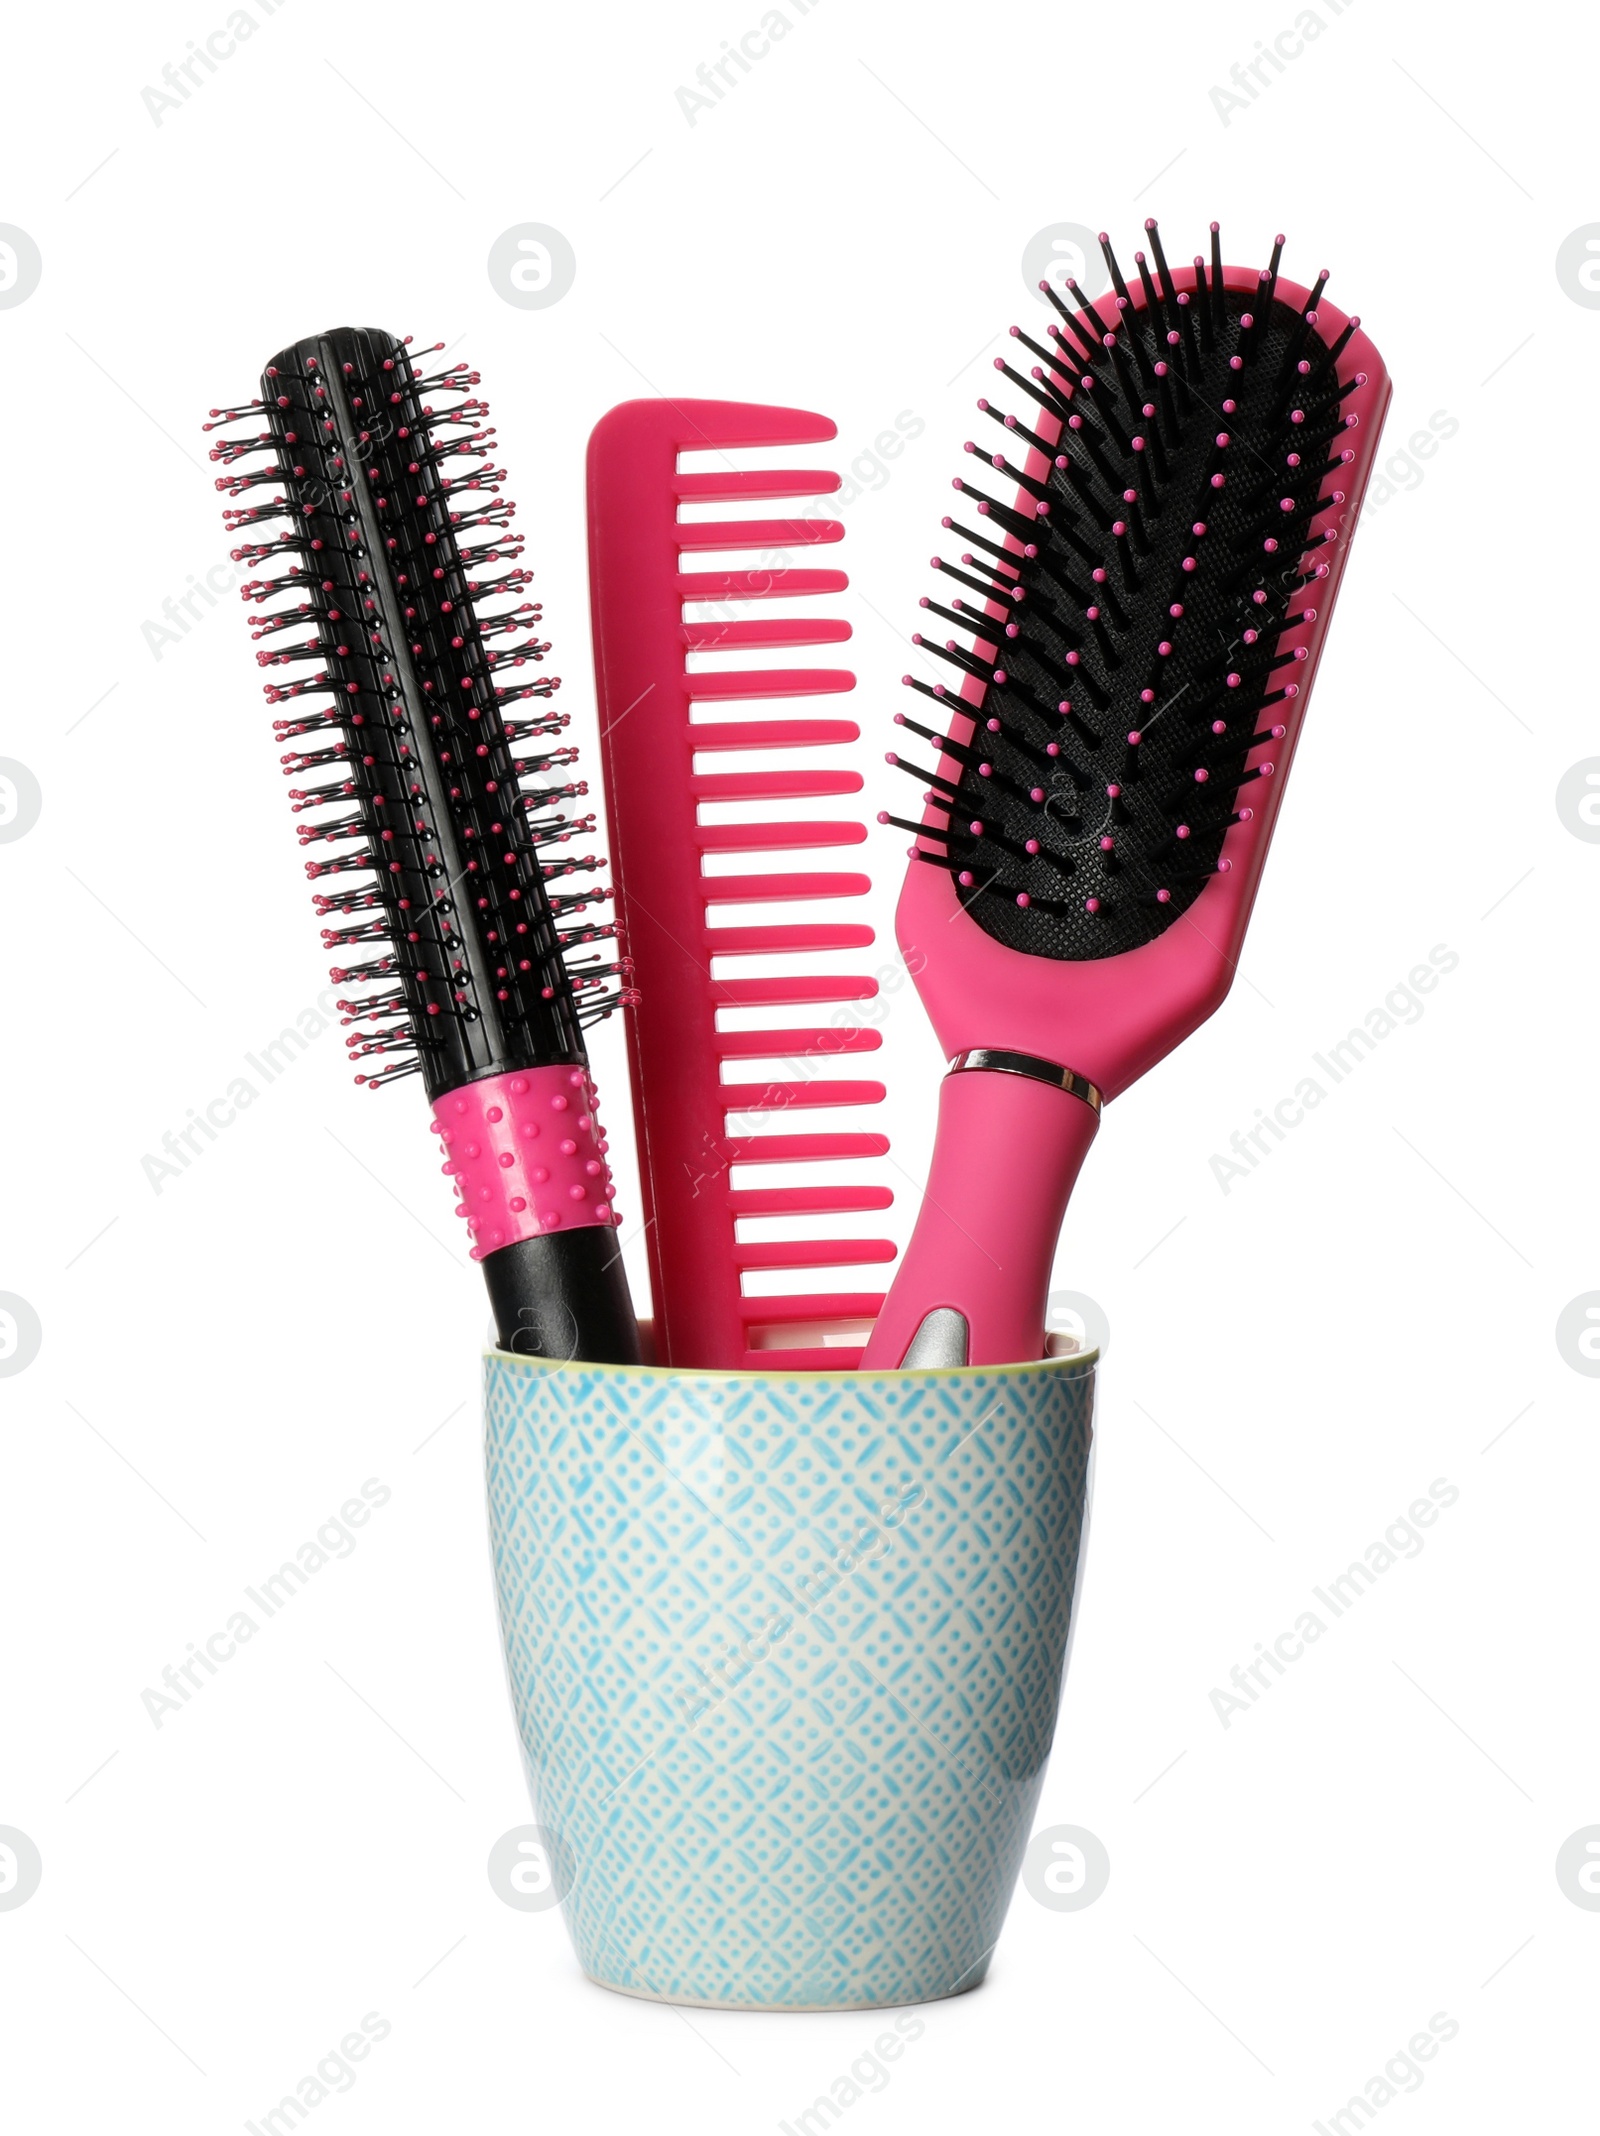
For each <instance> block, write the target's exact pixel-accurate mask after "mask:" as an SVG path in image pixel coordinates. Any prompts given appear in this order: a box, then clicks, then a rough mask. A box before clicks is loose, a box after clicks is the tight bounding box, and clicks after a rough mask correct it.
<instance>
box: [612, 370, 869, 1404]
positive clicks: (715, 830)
mask: <svg viewBox="0 0 1600 2136" xmlns="http://www.w3.org/2000/svg"><path fill="white" fill-rule="evenodd" d="M834 435H835V428H834V425H833V424H832V423H831V422H829V421H828V419H827V417H826V416H821V415H808V414H806V413H804V412H803V411H802V410H799V409H795V408H766V407H759V406H753V405H745V404H743V403H740V402H734V401H700V400H696V401H644V400H641V401H628V402H625V403H624V404H623V405H622V406H621V407H619V408H613V409H612V411H611V413H610V414H609V415H607V416H606V417H604V419H603V420H602V421H601V422H600V423H599V424H598V425H597V426H596V429H595V432H594V435H593V436H592V438H591V439H590V441H589V566H590V603H591V608H592V612H593V622H594V658H595V676H596V682H597V686H598V691H599V700H600V737H601V748H602V756H603V761H604V766H605V781H606V794H607V805H608V808H609V812H610V829H611V839H612V855H613V865H614V870H615V877H616V893H617V919H618V924H619V927H620V930H621V935H622V941H623V946H624V949H625V952H626V954H627V956H628V958H629V959H630V961H631V967H632V969H631V977H630V988H631V994H632V996H633V998H632V999H631V1000H630V1003H629V1007H628V1015H627V1029H628V1050H629V1057H630V1060H631V1063H632V1069H633V1093H634V1113H635V1117H636V1119H637V1122H638V1131H639V1166H640V1174H641V1185H642V1190H643V1198H644V1208H645V1216H646V1220H647V1224H648V1242H649V1254H650V1272H651V1283H652V1288H653V1290H654V1294H655V1335H656V1349H657V1355H658V1358H659V1359H660V1361H661V1362H663V1363H665V1364H670V1365H678V1366H689V1367H698V1368H710V1369H715V1370H723V1371H736V1370H742V1369H745V1368H747V1367H749V1366H751V1365H753V1364H756V1365H766V1366H769V1367H770V1366H771V1365H773V1364H774V1363H779V1362H781V1364H782V1365H784V1366H787V1367H788V1368H790V1369H793V1370H808V1369H812V1368H814V1367H819V1366H823V1365H827V1366H830V1367H833V1368H836V1369H842V1368H845V1367H848V1366H849V1365H852V1364H854V1363H855V1362H856V1359H857V1357H858V1355H859V1350H860V1341H859V1340H858V1341H857V1342H856V1343H855V1344H854V1346H851V1344H850V1334H851V1332H852V1330H851V1328H850V1325H849V1324H850V1323H852V1322H854V1323H860V1324H864V1323H867V1322H870V1321H871V1319H872V1318H873V1316H874V1315H875V1314H876V1313H877V1311H878V1309H879V1307H880V1306H881V1304H882V1302H883V1300H882V1295H881V1293H878V1292H871V1293H863V1294H852V1293H838V1292H829V1293H823V1294H813V1293H806V1292H796V1293H793V1294H790V1295H786V1296H781V1297H772V1296H747V1295H745V1293H744V1289H743V1282H742V1279H743V1277H744V1276H745V1275H746V1274H747V1273H753V1272H756V1271H764V1270H771V1269H794V1270H801V1269H807V1268H835V1267H851V1266H854V1265H856V1264H860V1263H869V1262H884V1261H889V1260H892V1259H893V1257H894V1251H895V1249H894V1247H893V1245H892V1244H890V1243H889V1242H888V1241H887V1240H881V1239H825V1238H817V1239H784V1240H778V1241H768V1242H762V1243H759V1244H757V1243H747V1242H742V1241H740V1240H739V1239H738V1237H737V1236H736V1225H737V1224H738V1223H739V1222H740V1221H741V1220H742V1219H745V1218H751V1217H797V1216H807V1217H809V1216H824V1215H837V1214H843V1213H845V1212H854V1211H860V1210H867V1209H882V1208H886V1207H887V1206H888V1205H889V1203H890V1201H891V1200H892V1199H893V1197H892V1195H891V1194H890V1192H889V1190H888V1189H887V1188H885V1187H879V1186H871V1185H857V1186H838V1185H812V1186H778V1187H738V1188H736V1187H734V1186H733V1184H732V1180H731V1168H732V1167H733V1166H734V1165H749V1164H761V1163H785V1164H793V1163H799V1162H813V1161H823V1160H826V1161H832V1160H835V1159H840V1158H861V1157H879V1156H882V1155H883V1154H884V1153H885V1152H886V1151H887V1149H888V1147H889V1144H888V1140H887V1137H885V1136H883V1135H881V1134H861V1133H840V1132H837V1131H833V1130H829V1131H825V1132H817V1133H801V1134H775V1133H770V1132H765V1131H763V1132H760V1133H756V1134H741V1135H730V1134H729V1132H728V1124H727V1116H728V1115H729V1114H730V1113H743V1114H757V1115H763V1116H768V1117H770V1116H772V1115H777V1114H782V1113H785V1112H788V1111H790V1110H800V1109H805V1108H811V1107H827V1108H829V1109H833V1108H838V1107H846V1106H856V1105H874V1104H877V1103H878V1102H879V1101H880V1100H881V1099H882V1098H883V1095H884V1090H883V1085H882V1084H881V1083H876V1082H860V1081H850V1080H844V1079H841V1078H838V1077H834V1076H832V1075H828V1074H825V1073H824V1074H817V1075H816V1076H814V1077H813V1076H812V1075H811V1074H808V1073H801V1074H799V1075H796V1076H794V1077H792V1078H790V1079H786V1080H782V1081H764V1080H751V1081H745V1080H742V1079H740V1078H739V1076H738V1071H737V1064H738V1063H739V1062H741V1061H745V1060H760V1059H768V1060H771V1059H780V1060H784V1061H796V1062H803V1063H807V1064H809V1063H813V1062H818V1063H821V1062H830V1061H831V1060H832V1059H833V1057H834V1056H836V1055H839V1054H860V1053H869V1052H872V1051H875V1050H876V1048H877V1047H878V1045H879V1043H880V1041H879V1037H878V1034H877V1032H876V1031H874V1030H872V1029H870V1028H856V1027H854V1026H851V1025H848V1024H839V1023H837V1022H835V1023H825V1022H822V1021H821V1020H820V1019H819V1021H818V1024H817V1025H816V1026H815V1027H812V1026H807V1027H804V1028H788V1029H781V1030H765V1029H763V1030H759V1031H752V1030H745V1029H739V1030H726V1031H722V1030H719V1029H718V1028H717V1011H718V1010H719V1009H720V1008H728V1009H748V1008H750V1007H753V1006H755V1007H762V1008H774V1009H776V1008H788V1007H797V1006H802V1005H804V1006H820V1005H823V1004H827V1003H838V1002H854V1001H865V1000H868V999H870V998H871V997H872V996H873V995H875V994H876V993H877V991H878V983H877V981H876V980H875V979H871V978H859V977H853V976H843V975H838V974H828V975H821V974H815V973H811V974H807V973H804V972H798V971H796V972H786V973H785V975H784V976H782V977H777V978H772V977H767V978H731V979H730V978H720V977H716V978H714V977H713V975H712V962H713V958H716V959H718V960H721V959H723V958H740V957H762V958H783V959H785V960H788V959H795V958H799V957H801V956H804V955H806V954H808V953H810V954H815V953H820V952H828V951H836V950H845V949H864V948H866V947H867V946H868V945H869V944H870V943H871V942H872V940H873V938H874V937H873V930H872V929H871V928H870V927H866V926H861V925H854V926H852V925H845V924H841V923H839V922H837V921H828V922H823V923H817V922H814V921H813V922H810V923H807V922H805V921H792V920H791V919H790V918H789V917H788V915H787V913H777V914H774V916H773V917H772V918H770V919H765V918H764V919H763V920H762V922H761V923H760V924H759V925H755V926H750V925H740V926H717V927H713V926H712V924H711V920H712V911H713V908H714V907H716V906H717V905H729V904H740V905H745V904H758V903H759V904H767V903H769V902H770V903H772V904H775V905H778V906H787V905H789V904H791V903H795V902H802V901H805V900H815V899H818V898H837V897H859V896H861V895H863V894H864V893H865V892H866V891H867V890H868V889H869V888H870V887H871V885H870V883H869V881H868V878H867V877H866V876H865V875H862V874H858V873H850V874H846V873H840V872H833V873H826V874H824V873H821V872H806V873H799V874H796V873H789V872H780V871H777V870H774V869H772V867H771V863H770V861H767V860H763V859H761V858H759V856H770V855H774V854H778V855H786V854H788V853H791V852H799V851H815V850H819V849H823V848H828V847H834V846H854V845H860V844H862V843H863V842H864V840H865V838H866V831H865V828H864V827H863V826H862V825H861V824H860V823H857V822H839V821H822V822H818V821H813V822H793V821H774V822H771V823H746V822H737V821H736V822H716V823H703V822H702V821H701V820H700V818H701V813H702V809H703V807H704V806H705V805H706V804H716V803H727V802H745V803H748V802H757V801H793V800H801V799H813V798H815V799H821V798H823V797H833V796H838V795H842V794H853V793H859V792H860V790H861V784H862V782H861V779H860V777H859V775H858V774H857V773H855V772H853V771H844V770H837V769H832V770H830V769H826V768H822V767H820V766H819V767H818V768H815V769H809V768H808V769H805V770H799V771H784V770H763V771H756V772H703V771H697V770H696V768H695V758H696V756H697V755H698V754H699V753H700V752H709V751H716V750H755V749H785V750H789V749H821V748H825V747H827V746H828V745H830V744H844V743H848V742H853V741H855V740H856V739H857V738H858V735H859V732H860V730H859V729H858V728H857V727H856V725H855V724H854V722H853V721H850V720H839V719H810V718H802V719H767V718H761V717H755V718H743V717H740V718H734V719H723V718H721V717H719V716H717V712H718V708H720V706H721V705H723V704H733V703H739V704H741V705H742V704H744V703H747V702H749V701H752V700H757V699H768V698H795V697H820V696H828V695H833V694H836V693H838V692H841V691H844V690H849V689H853V688H854V687H855V677H854V675H852V674H851V673H850V672H849V670H848V669H845V668H753V669H745V670H740V671H730V670H727V669H698V670H695V671H693V672H691V671H690V668H689V665H688V655H689V654H691V653H711V652H725V651H726V652H732V651H743V650H751V651H754V650H771V649H774V648H781V647H785V646H791V645H795V646H798V645H826V644H834V643H837V642H839V641H840V640H842V639H845V638H848V637H849V635H850V627H849V625H848V624H847V623H842V622H839V621H836V620H834V619H831V618H827V617H815V618H814V617H805V618H802V619H798V620H795V619H763V618H762V617H761V616H760V614H759V612H757V613H756V614H755V616H754V617H753V618H752V619H750V620H746V619H745V617H744V615H743V613H742V609H743V604H744V603H746V602H756V601H761V600H765V599H788V598H790V597H792V596H795V595H805V594H818V593H838V592H841V591H842V590H843V589H844V587H845V585H846V584H847V580H846V578H845V575H844V573H843V572H842V571H834V570H818V569H812V568H791V567H790V566H789V565H788V564H787V563H784V562H782V561H779V562H778V563H776V564H774V563H773V562H772V561H771V559H772V557H773V553H774V552H777V555H778V557H779V558H780V559H781V558H782V557H783V556H784V555H785V554H786V553H787V552H789V551H791V550H795V549H804V548H811V547H814V546H818V545H820V544H823V543H827V542H835V541H838V540H839V538H840V537H841V535H842V534H843V532H844V529H843V528H842V527H841V526H840V525H839V524H838V523H837V521H834V520H828V519H733V520H692V521H691V520H682V519H680V518H679V516H678V507H679V505H680V504H681V503H691V502H694V503H723V502H728V503H744V502H747V501H749V500H752V499H758V498H763V499H764V498H790V497H815V496H820V495H824V494H826V493H828V492H830V491H832V490H836V489H837V488H838V487H839V478H838V476H837V475H834V474H830V473H822V472H818V471H817V470H815V469H802V468H795V469H788V468H783V469H753V470H746V469H739V470H729V471H727V472H711V473H698V472H697V473H680V472H679V471H678V455H679V454H680V453H682V452H704V451H708V450H714V449H716V448H718V447H721V448H723V449H725V450H731V449H733V448H735V447H740V446H775V445H797V444H811V443H817V442H820V441H822V440H825V439H828V438H831V437H833V436H834ZM732 549H754V550H758V551H761V552H762V558H761V561H760V563H759V565H758V567H757V568H754V569H750V570H738V571H686V570H685V569H684V568H683V563H682V558H683V552H685V551H695V550H700V551H713V550H732ZM705 602H715V603H718V604H719V605H720V604H733V603H738V604H740V610H741V613H739V614H738V616H737V618H736V619H735V620H725V619H724V618H723V616H721V615H719V616H718V617H717V619H716V620H714V621H711V622H695V623H690V622H686V621H685V620H684V608H685V605H686V604H688V603H705ZM708 713H709V714H710V716H709V717H708V716H707V715H708ZM723 854H738V855H741V856H743V855H749V856H750V862H749V865H750V868H751V870H752V871H753V872H749V873H745V872H740V873H736V874H720V873H710V872H707V864H706V863H707V856H708V855H713V856H714V855H723ZM724 1063H729V1064H734V1066H733V1068H732V1071H731V1074H730V1077H729V1078H728V1079H724V1076H723V1072H722V1070H723V1064H724ZM860 1333H861V1335H862V1336H863V1337H864V1326H863V1327H862V1328H861V1330H860ZM774 1351H777V1352H780V1353H781V1360H780V1359H779V1358H775V1357H774V1355H773V1352H774Z"/></svg>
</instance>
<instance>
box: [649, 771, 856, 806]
mask: <svg viewBox="0 0 1600 2136" xmlns="http://www.w3.org/2000/svg"><path fill="white" fill-rule="evenodd" d="M861 786H862V779H861V774H860V772H858V771H822V770H817V771H706V772H701V773H700V774H699V775H698V776H697V777H695V778H692V779H691V780H690V781H689V791H690V792H691V793H692V794H693V795H694V797H695V799H696V800H697V801H802V800H819V799H822V798H823V797H825V796H833V795H836V794H858V793H860V791H861Z"/></svg>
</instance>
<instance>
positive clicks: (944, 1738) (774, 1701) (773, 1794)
mask: <svg viewBox="0 0 1600 2136" xmlns="http://www.w3.org/2000/svg"><path fill="white" fill-rule="evenodd" d="M1094 1364H1095V1359H1094V1356H1093V1355H1092V1354H1090V1355H1087V1356H1082V1357H1064V1358H1053V1359H1047V1360H1046V1361H1045V1362H1043V1363H1041V1364H1029V1365H1011V1366H1003V1367H998V1368H994V1369H973V1370H965V1371H945V1372H899V1373H878V1374H864V1373H853V1372H840V1373H837V1374H835V1373H820V1372H819V1373H797V1374H794V1375H792V1376H788V1377H785V1376H783V1375H781V1374H780V1373H773V1374H772V1375H771V1376H768V1377H756V1376H753V1375H748V1374H723V1373H694V1374H687V1373H686V1374H678V1373H673V1372H668V1371H663V1370H656V1369H653V1368H650V1367H643V1368H639V1367H625V1366H610V1365H605V1366H601V1365H584V1364H568V1365H552V1364H548V1363H545V1362H543V1361H541V1360H540V1359H537V1358H528V1357H512V1356H508V1355H506V1354H504V1353H503V1352H500V1351H491V1352H490V1353H489V1354H488V1356H487V1358H486V1361H485V1372H484V1377H485V1410H486V1418H487V1441H488V1443H487V1458H488V1479H489V1511H490V1525H491V1530H492V1535H493V1544H494V1564H495V1578H496V1584H497V1587H498V1592H499V1600H500V1621H501V1625H502V1628H503V1630H504V1634H505V1646H506V1658H507V1662H508V1665H509V1669H510V1676H511V1689H512V1696H513V1701H514V1704H515V1707H516V1715H517V1723H518V1726H519V1728H520V1730H521V1733H522V1743H523V1749H524V1753H525V1755H526V1760H527V1766H528V1775H529V1783H530V1786H531V1789H532V1793H533V1798H534V1802H535V1805H536V1810H537V1815H538V1818H539V1821H540V1828H541V1831H542V1833H543V1835H544V1838H545V1843H546V1848H547V1852H548V1856H549V1867H550V1872H551V1876H552V1878H553V1881H554V1884H555V1887H556V1889H557V1890H558V1891H559V1892H560V1894H561V1899H562V1905H563V1908H564V1911H565V1914H566V1920H567V1926H568V1928H569V1930H570V1932H571V1935H572V1940H573V1943H574V1945H575V1946H576V1949H577V1953H578V1958H579V1960H580V1962H581V1964H582V1965H583V1968H584V1970H585V1972H586V1973H587V1974H588V1975H589V1977H590V1978H591V1979H592V1980H596V1981H599V1982H600V1983H601V1984H602V1985H603V1986H605V1987H608V1988H616V1989H618V1990H620V1991H621V1992H623V1993H624V1994H629V1995H642V1996H649V1997H655V1998H658V1999H661V2000H664V2001H669V2002H678V2003H699V2004H705V2005H708V2006H714V2007H717V2008H723V2009H759V2010H838V2009H873V2008H883V2007H887V2006H889V2005H892V2004H897V2003H911V2002H928V2001H932V2000H934V1999H936V1998H937V1997H940V1996H945V1995H955V1994H959V1993H960V1992H961V1991H962V1990H963V1989H966V1988H971V1987H975V1986H976V1985H977V1984H978V1982H979V1981H980V1980H982V1978H983V1975H984V1972H985V1969H986V1968H987V1966H988V1962H989V1955H990V1953H991V1951H992V1950H993V1948H994V1945H995V1940H996V1938H997V1937H998V1935H999V1933H1000V1924H1001V1921H1002V1920H1003V1919H1004V1916H1005V1911H1006V1907H1007V1904H1008V1903H1009V1901H1010V1897H1011V1891H1012V1886H1013V1885H1014V1883H1015V1882H1016V1877H1017V1871H1018V1868H1019V1866H1020V1864H1021V1860H1022V1854H1023V1849H1024V1848H1025V1846H1026V1844H1027V1840H1028V1835H1029V1832H1030V1829H1031V1825H1032V1820H1033V1812H1034V1807H1035V1804H1036V1803H1037V1801H1038V1796H1039V1789H1040V1786H1041V1784H1042V1781H1043V1778H1044V1768H1045V1760H1046V1759H1047V1757H1048V1756H1049V1753H1050V1744H1051V1738H1052V1736H1053V1734H1054V1731H1055V1723H1056V1709H1057V1704H1058V1701H1059V1697H1060V1691H1061V1678H1062V1670H1063V1667H1064V1664H1065V1659H1066V1651H1067V1634H1068V1630H1069V1627H1070V1623H1071V1618H1072V1606H1073V1596H1074V1590H1075V1588H1076V1585H1077V1576H1078V1559H1079V1545H1080V1541H1081V1537H1082V1531H1083V1523H1084V1518H1085V1513H1086V1505H1087V1497H1088V1466H1089V1448H1090V1439H1091V1428H1092V1411H1093V1403H1094Z"/></svg>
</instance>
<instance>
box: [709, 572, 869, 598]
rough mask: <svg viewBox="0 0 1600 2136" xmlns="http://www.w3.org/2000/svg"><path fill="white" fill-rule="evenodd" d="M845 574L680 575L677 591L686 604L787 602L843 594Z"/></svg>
mask: <svg viewBox="0 0 1600 2136" xmlns="http://www.w3.org/2000/svg"><path fill="white" fill-rule="evenodd" d="M849 584H850V581H849V579H848V578H847V577H846V575H845V573H844V572H842V571H791V570H784V569H780V570H776V571H680V572H679V573H678V574H677V576H676V578H675V579H674V580H673V590H674V591H675V592H676V593H677V594H678V596H679V598H680V599H682V600H685V601H722V600H731V601H768V600H783V601H787V600H790V599H792V598H793V597H794V596H796V595H799V594H810V593H843V592H844V591H845V590H846V588H847V587H848V586H849Z"/></svg>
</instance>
